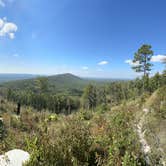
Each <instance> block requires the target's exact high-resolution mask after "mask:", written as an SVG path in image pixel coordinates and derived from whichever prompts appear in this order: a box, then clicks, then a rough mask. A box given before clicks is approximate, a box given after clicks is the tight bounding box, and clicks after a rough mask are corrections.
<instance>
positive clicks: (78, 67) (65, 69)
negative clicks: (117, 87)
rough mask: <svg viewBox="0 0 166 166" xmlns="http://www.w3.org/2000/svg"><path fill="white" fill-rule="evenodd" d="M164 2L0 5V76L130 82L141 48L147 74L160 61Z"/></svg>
mask: <svg viewBox="0 0 166 166" xmlns="http://www.w3.org/2000/svg"><path fill="white" fill-rule="evenodd" d="M165 8H166V1H165V0H49V1H46V0H0V73H29V74H46V75H54V74H59V73H73V74H75V75H78V76H83V77H101V78H135V77H137V76H138V73H135V72H134V71H133V70H132V69H131V66H133V65H135V64H133V62H132V59H133V56H134V53H135V52H136V51H137V50H138V48H139V47H141V45H142V44H150V45H152V49H153V51H154V56H153V58H152V63H153V64H154V66H153V69H152V71H151V74H154V73H155V72H162V70H163V69H164V67H165V66H164V65H163V64H162V63H161V62H162V61H163V59H164V58H165V57H166V10H165Z"/></svg>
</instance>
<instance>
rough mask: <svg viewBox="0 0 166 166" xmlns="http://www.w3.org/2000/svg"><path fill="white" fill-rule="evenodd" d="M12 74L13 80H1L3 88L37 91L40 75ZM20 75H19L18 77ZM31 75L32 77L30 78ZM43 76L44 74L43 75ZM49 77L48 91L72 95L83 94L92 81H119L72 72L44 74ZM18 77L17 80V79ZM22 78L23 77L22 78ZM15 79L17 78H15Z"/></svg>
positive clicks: (95, 82) (102, 82)
mask: <svg viewBox="0 0 166 166" xmlns="http://www.w3.org/2000/svg"><path fill="white" fill-rule="evenodd" d="M16 76H17V77H15V76H12V77H13V80H12V79H11V77H10V79H6V81H2V82H1V88H10V89H14V90H21V91H26V90H28V91H30V90H31V91H35V80H36V78H37V77H40V76H39V75H38V76H37V75H21V74H20V75H16ZM18 76H19V77H18ZM28 77H31V78H28ZM42 77H43V76H42ZM44 77H46V78H47V79H48V87H49V89H48V92H49V93H52V94H57V93H64V94H71V95H73V94H74V95H81V94H82V91H83V89H84V88H85V86H87V85H88V84H90V83H93V84H96V85H103V84H106V83H109V82H112V81H118V80H115V79H109V80H104V79H103V80H102V79H87V78H81V77H78V76H75V75H73V74H70V73H65V74H58V75H53V76H44ZM16 78H17V80H16ZM21 78H22V79H21ZM14 79H15V80H14Z"/></svg>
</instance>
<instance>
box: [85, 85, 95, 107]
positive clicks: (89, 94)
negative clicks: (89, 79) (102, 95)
mask: <svg viewBox="0 0 166 166" xmlns="http://www.w3.org/2000/svg"><path fill="white" fill-rule="evenodd" d="M83 105H84V107H86V108H87V109H94V108H95V107H96V105H97V94H96V87H94V86H93V85H88V86H87V87H86V88H85V90H84V94H83Z"/></svg>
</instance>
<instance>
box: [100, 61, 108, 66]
mask: <svg viewBox="0 0 166 166" xmlns="http://www.w3.org/2000/svg"><path fill="white" fill-rule="evenodd" d="M107 64H108V61H101V62H99V63H98V65H107Z"/></svg>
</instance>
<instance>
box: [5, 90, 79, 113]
mask: <svg viewBox="0 0 166 166" xmlns="http://www.w3.org/2000/svg"><path fill="white" fill-rule="evenodd" d="M7 99H8V100H9V101H13V102H16V103H20V104H21V105H25V106H32V107H33V108H35V109H37V110H38V111H42V110H49V111H51V112H54V113H57V114H59V113H65V114H69V113H71V111H74V110H77V109H78V108H79V107H80V102H79V99H77V98H74V97H69V96H65V95H49V94H44V93H42V94H41V93H40V94H38V93H33V92H30V93H27V92H17V91H13V90H11V89H9V90H8V92H7Z"/></svg>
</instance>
